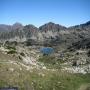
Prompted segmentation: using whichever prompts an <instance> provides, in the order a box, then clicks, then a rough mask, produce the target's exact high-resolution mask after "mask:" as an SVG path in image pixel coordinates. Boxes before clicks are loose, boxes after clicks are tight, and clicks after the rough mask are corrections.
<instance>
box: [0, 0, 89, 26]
mask: <svg viewBox="0 0 90 90" xmlns="http://www.w3.org/2000/svg"><path fill="white" fill-rule="evenodd" d="M89 20H90V0H0V24H13V23H15V22H21V23H22V24H24V25H25V24H34V25H35V26H40V25H42V24H44V23H47V22H50V21H51V22H55V23H58V24H61V25H64V26H72V25H77V24H80V23H84V22H87V21H89Z"/></svg>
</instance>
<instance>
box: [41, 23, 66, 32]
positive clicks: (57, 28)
mask: <svg viewBox="0 0 90 90" xmlns="http://www.w3.org/2000/svg"><path fill="white" fill-rule="evenodd" d="M65 29H66V27H64V26H62V25H59V24H55V23H53V22H48V23H46V24H44V25H42V26H40V27H39V30H41V31H48V30H53V31H60V30H65Z"/></svg>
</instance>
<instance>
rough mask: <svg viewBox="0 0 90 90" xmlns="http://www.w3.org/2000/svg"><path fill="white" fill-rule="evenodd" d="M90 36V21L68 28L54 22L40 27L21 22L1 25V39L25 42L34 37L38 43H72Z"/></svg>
mask: <svg viewBox="0 0 90 90" xmlns="http://www.w3.org/2000/svg"><path fill="white" fill-rule="evenodd" d="M86 38H90V21H88V22H86V23H84V24H80V25H76V26H72V27H69V28H66V27H64V26H61V25H59V24H55V23H52V22H49V23H46V24H44V25H42V26H40V27H39V28H37V27H35V26H34V25H26V26H23V25H22V24H20V23H15V24H13V25H3V24H1V25H0V41H10V40H12V41H19V42H23V41H26V40H28V39H32V40H34V41H36V42H37V43H38V42H39V43H40V42H43V43H44V44H46V43H48V44H52V45H54V44H64V45H66V46H68V45H72V44H73V43H75V42H78V41H81V40H83V39H86Z"/></svg>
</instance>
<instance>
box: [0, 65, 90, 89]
mask: <svg viewBox="0 0 90 90" xmlns="http://www.w3.org/2000/svg"><path fill="white" fill-rule="evenodd" d="M10 67H12V68H14V71H10V70H9V68H10ZM19 68H20V67H19V66H15V65H12V64H10V65H7V64H0V87H5V86H17V87H19V90H77V89H78V88H79V87H80V85H82V84H87V83H90V78H89V77H90V74H86V75H82V74H69V73H66V72H62V71H60V70H58V71H57V70H56V71H51V70H49V71H48V70H36V69H35V70H33V72H30V71H26V70H25V69H24V68H23V70H19Z"/></svg>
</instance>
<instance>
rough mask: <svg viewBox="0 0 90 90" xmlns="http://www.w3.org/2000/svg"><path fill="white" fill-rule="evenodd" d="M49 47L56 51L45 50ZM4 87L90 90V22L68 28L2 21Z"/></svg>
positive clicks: (0, 50)
mask: <svg viewBox="0 0 90 90" xmlns="http://www.w3.org/2000/svg"><path fill="white" fill-rule="evenodd" d="M46 47H50V48H53V50H54V52H52V53H51V54H45V53H42V52H41V51H40V49H41V48H46ZM0 87H18V88H19V90H90V21H88V22H86V23H84V24H80V25H76V26H72V27H68V28H67V27H64V26H62V25H59V24H54V23H52V22H49V23H46V24H44V25H42V26H40V27H39V28H37V27H35V26H34V25H26V26H23V25H22V24H20V23H15V24H14V25H4V24H1V25H0ZM82 88H83V89H82Z"/></svg>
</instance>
